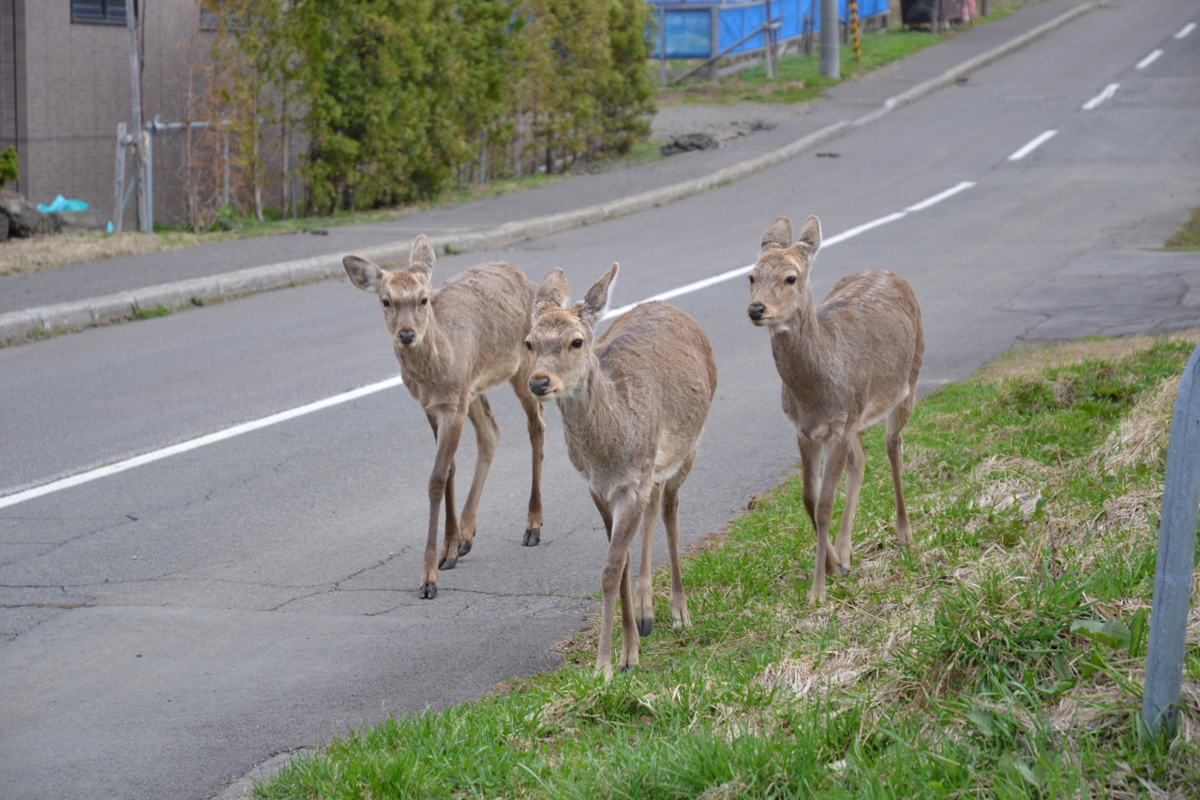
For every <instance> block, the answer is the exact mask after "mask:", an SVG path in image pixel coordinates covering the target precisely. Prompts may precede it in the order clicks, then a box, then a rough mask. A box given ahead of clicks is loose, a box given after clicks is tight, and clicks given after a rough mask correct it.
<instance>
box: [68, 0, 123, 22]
mask: <svg viewBox="0 0 1200 800" xmlns="http://www.w3.org/2000/svg"><path fill="white" fill-rule="evenodd" d="M125 3H126V0H71V22H90V23H98V24H101V25H124V24H125Z"/></svg>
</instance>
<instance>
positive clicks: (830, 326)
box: [772, 269, 925, 427]
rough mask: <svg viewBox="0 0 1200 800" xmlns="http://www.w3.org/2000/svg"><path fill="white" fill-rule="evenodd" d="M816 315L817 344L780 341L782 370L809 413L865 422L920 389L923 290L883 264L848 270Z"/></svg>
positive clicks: (775, 343) (775, 348)
mask: <svg viewBox="0 0 1200 800" xmlns="http://www.w3.org/2000/svg"><path fill="white" fill-rule="evenodd" d="M814 317H815V319H814V322H815V326H814V327H815V328H816V330H809V331H808V333H809V338H810V339H811V340H812V341H808V342H805V341H796V340H795V339H793V337H789V336H786V335H783V336H777V337H773V338H772V353H773V355H774V356H775V364H776V367H778V369H779V374H780V376H781V377H782V378H783V380H784V383H785V384H786V386H787V387H788V389H789V390H790V391H791V393H792V394H793V395H794V396H795V397H796V399H797V401H798V402H799V404H800V405H801V406H802V407H804V408H805V409H808V410H809V411H808V413H809V414H811V415H813V416H824V417H828V418H831V419H835V418H842V419H844V421H846V422H852V423H854V424H855V426H856V427H864V426H866V425H870V424H873V423H875V422H878V421H879V420H880V419H882V418H883V416H884V415H886V414H887V412H888V411H889V410H891V408H892V407H893V406H895V405H896V404H897V403H898V402H899V401H900V400H902V399H903V398H904V397H905V396H907V394H908V393H909V392H910V391H914V390H915V386H912V385H911V383H912V380H913V376H915V375H916V374H917V372H919V370H920V367H921V362H922V359H923V357H924V349H925V345H924V335H923V332H922V328H921V311H920V308H919V306H918V304H917V298H916V295H915V294H914V292H913V290H912V287H911V286H909V284H908V282H907V281H905V280H904V279H903V278H901V277H899V276H898V275H895V274H893V273H891V272H887V271H886V270H881V269H869V270H865V271H863V272H859V273H855V274H853V275H848V276H846V277H844V278H842V279H841V280H839V281H838V282H837V284H836V285H835V286H834V287H833V290H832V291H831V292H830V293H829V295H828V296H827V297H826V298H825V300H824V301H823V302H822V303H821V305H820V306H819V307H817V309H816V310H815V313H814ZM807 328H808V326H806V325H800V326H798V330H797V332H801V334H802V336H803V333H802V332H803V331H805V330H806V329H807ZM789 340H791V341H789Z"/></svg>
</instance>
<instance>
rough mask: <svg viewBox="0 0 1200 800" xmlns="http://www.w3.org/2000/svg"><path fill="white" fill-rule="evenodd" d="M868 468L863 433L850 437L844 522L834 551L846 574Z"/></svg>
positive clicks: (839, 530)
mask: <svg viewBox="0 0 1200 800" xmlns="http://www.w3.org/2000/svg"><path fill="white" fill-rule="evenodd" d="M866 469H867V454H866V451H864V450H863V443H862V433H861V432H859V433H855V434H853V435H852V436H851V437H850V449H849V451H848V452H847V454H846V506H845V508H844V509H843V511H842V523H841V525H840V526H839V527H838V535H837V543H836V544H835V545H834V552H835V555H836V556H837V567H838V571H839V572H841V574H842V575H845V574H846V573H847V572H849V571H850V550H851V547H850V531H851V529H852V528H853V526H854V509H855V508H857V506H858V493H859V490H861V489H862V484H863V476H864V475H865V474H866Z"/></svg>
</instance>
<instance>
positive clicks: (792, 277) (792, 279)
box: [787, 275, 796, 286]
mask: <svg viewBox="0 0 1200 800" xmlns="http://www.w3.org/2000/svg"><path fill="white" fill-rule="evenodd" d="M795 282H796V276H795V275H788V277H787V284H788V285H789V286H790V285H792V284H793V283H795Z"/></svg>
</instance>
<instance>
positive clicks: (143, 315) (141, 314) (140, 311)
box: [127, 303, 171, 321]
mask: <svg viewBox="0 0 1200 800" xmlns="http://www.w3.org/2000/svg"><path fill="white" fill-rule="evenodd" d="M170 313H171V309H169V308H167V307H166V306H164V305H158V306H155V307H154V308H141V307H140V306H138V305H137V304H136V303H135V304H134V306H133V313H132V314H130V315H129V316H128V317H127V319H129V320H130V321H133V320H138V319H150V318H151V317H165V316H167V315H168V314H170Z"/></svg>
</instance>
